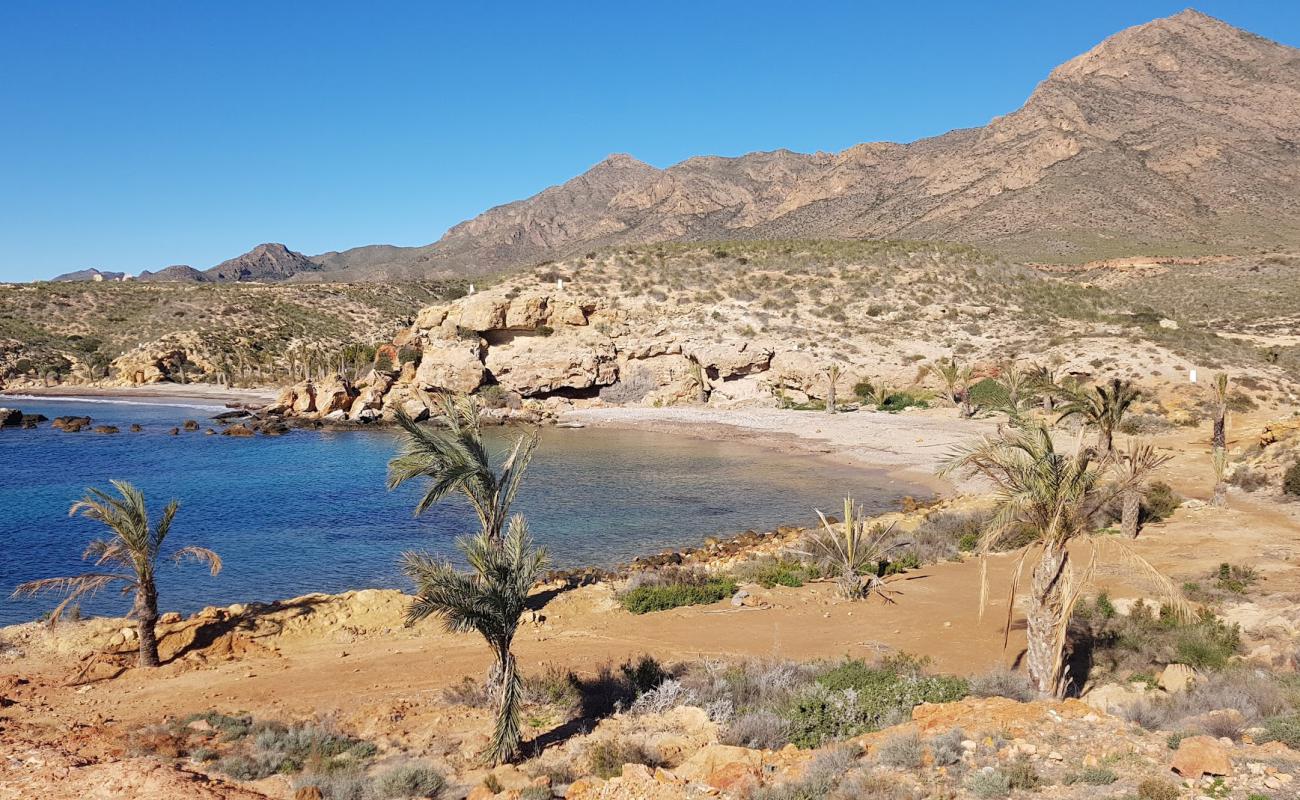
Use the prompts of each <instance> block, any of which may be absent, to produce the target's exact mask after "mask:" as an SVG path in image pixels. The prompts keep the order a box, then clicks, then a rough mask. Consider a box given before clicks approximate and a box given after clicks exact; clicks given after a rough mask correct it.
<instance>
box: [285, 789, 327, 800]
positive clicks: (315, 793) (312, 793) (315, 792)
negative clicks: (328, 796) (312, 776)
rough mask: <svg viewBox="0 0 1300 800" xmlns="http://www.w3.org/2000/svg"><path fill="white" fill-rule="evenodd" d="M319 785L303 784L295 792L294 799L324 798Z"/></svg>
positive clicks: (312, 799)
mask: <svg viewBox="0 0 1300 800" xmlns="http://www.w3.org/2000/svg"><path fill="white" fill-rule="evenodd" d="M324 797H325V795H323V794H321V791H320V787H319V786H303V787H301V788H300V789H298V790H297V791H296V792H294V793H293V800H324Z"/></svg>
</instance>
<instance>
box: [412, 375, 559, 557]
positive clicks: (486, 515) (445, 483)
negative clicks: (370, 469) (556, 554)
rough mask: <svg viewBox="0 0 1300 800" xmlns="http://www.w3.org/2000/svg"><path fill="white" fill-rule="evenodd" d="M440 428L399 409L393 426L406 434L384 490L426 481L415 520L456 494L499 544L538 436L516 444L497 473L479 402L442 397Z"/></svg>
mask: <svg viewBox="0 0 1300 800" xmlns="http://www.w3.org/2000/svg"><path fill="white" fill-rule="evenodd" d="M436 420H437V422H438V423H439V424H441V425H442V426H444V427H443V428H442V429H439V428H433V427H431V426H427V425H420V424H418V423H417V422H415V421H414V420H412V419H411V418H410V416H408V415H407V414H406V413H405V412H404V411H402V410H400V409H399V410H398V412H397V424H398V425H400V426H401V427H402V430H404V431H405V432H406V441H405V443H404V445H403V449H402V452H401V454H400V455H398V456H397V457H396V458H394V459H393V460H392V461H389V462H388V488H389V489H390V490H391V489H395V488H397V487H398V486H401V485H402V484H404V483H406V482H407V481H411V480H415V479H416V478H427V479H428V481H429V483H428V488H427V489H426V490H425V493H424V495H423V496H421V498H420V501H419V502H418V503H416V505H415V513H416V515H417V516H418V515H420V514H423V513H424V512H425V511H427V510H428V509H429V508H430V507H431V506H432V505H433V504H434V503H437V502H439V501H440V500H442V499H443V498H445V497H447V496H448V495H450V494H452V493H455V492H459V493H460V494H462V495H464V497H465V500H466V501H467V502H468V503H469V506H470V508H472V509H473V510H474V514H475V515H476V516H477V517H478V522H479V527H480V528H481V529H482V530H483V531H484V532H485V533H486V534H487V536H488V537H489V538H490V539H493V540H500V539H501V531H502V528H503V527H504V526H505V523H506V520H507V518H508V516H509V513H510V504H511V503H512V502H514V499H515V494H516V493H517V492H518V491H519V485H520V483H521V482H522V481H523V477H524V473H525V472H526V471H527V470H528V464H529V462H530V461H531V460H532V457H533V452H534V451H535V450H536V449H537V433H536V432H532V433H529V434H526V435H523V436H520V437H518V438H516V439H515V442H514V445H513V447H512V448H511V450H510V453H509V455H508V456H506V458H505V459H504V461H503V462H502V464H501V468H500V470H499V471H498V470H497V468H496V467H495V466H494V465H493V463H492V462H493V459H492V455H491V454H490V453H489V452H488V448H487V446H486V445H485V444H484V442H483V432H482V426H481V425H480V423H479V410H478V403H477V401H476V400H474V398H472V397H452V396H450V395H444V396H443V397H442V398H441V401H440V405H439V413H438V415H437V417H436Z"/></svg>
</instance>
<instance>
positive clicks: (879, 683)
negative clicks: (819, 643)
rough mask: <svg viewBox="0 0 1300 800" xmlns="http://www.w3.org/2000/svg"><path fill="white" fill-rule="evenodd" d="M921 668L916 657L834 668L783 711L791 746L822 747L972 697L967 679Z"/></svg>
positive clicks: (852, 662)
mask: <svg viewBox="0 0 1300 800" xmlns="http://www.w3.org/2000/svg"><path fill="white" fill-rule="evenodd" d="M921 666H922V664H921V662H919V661H917V660H916V659H914V658H908V657H897V658H893V659H886V660H885V661H883V662H881V663H880V664H877V665H869V664H867V663H866V662H865V661H861V660H858V659H849V660H847V661H844V662H842V663H840V664H838V665H836V666H835V667H832V668H831V669H830V670H828V671H826V672H825V673H823V674H822V675H820V676H819V677H818V678H817V680H816V682H815V683H814V684H813V685H811V686H808V687H805V688H804V689H803V690H802V691H800V692H799V693H798V694H796V695H795V696H794V697H793V698H792V700H791V701H790V703H789V704H788V705H787V706H786V708H785V709H784V710H783V712H782V716H784V717H785V718H786V719H788V720H789V721H790V741H791V742H793V743H794V744H796V745H798V746H800V747H819V746H821V745H822V744H823V743H825V742H828V741H835V740H839V739H846V738H849V737H851V736H857V735H860V734H863V733H867V732H870V731H873V730H878V729H880V728H882V727H885V726H887V725H890V724H893V723H895V722H898V721H901V720H903V719H905V718H906V717H907V716H908V715H909V714H910V713H911V710H912V709H913V708H915V707H916V706H918V705H920V704H921V703H950V702H954V701H956V700H960V699H961V698H963V697H965V696H966V695H967V694H968V693H969V687H968V685H967V683H966V681H965V680H963V679H961V678H956V677H952V676H948V675H926V674H925V673H923V672H922V671H921Z"/></svg>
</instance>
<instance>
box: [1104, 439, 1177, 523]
mask: <svg viewBox="0 0 1300 800" xmlns="http://www.w3.org/2000/svg"><path fill="white" fill-rule="evenodd" d="M1169 458H1170V457H1169V456H1167V455H1161V454H1158V453H1156V449H1155V447H1153V446H1152V445H1151V443H1150V442H1132V443H1130V444H1129V448H1128V450H1126V451H1124V452H1122V453H1120V455H1119V458H1118V459H1116V462H1115V469H1116V471H1117V472H1118V473H1119V475H1120V477H1121V478H1122V479H1123V480H1125V482H1127V483H1128V484H1129V488H1128V490H1126V491H1125V492H1124V493H1123V494H1122V495H1121V497H1120V502H1121V503H1122V506H1121V509H1122V510H1121V511H1120V530H1121V531H1123V533H1124V535H1125V536H1127V537H1129V538H1130V539H1136V538H1137V535H1138V527H1139V525H1140V522H1141V517H1142V498H1143V497H1144V496H1145V495H1146V479H1147V478H1148V477H1149V476H1150V475H1151V474H1152V473H1153V472H1155V471H1156V470H1158V469H1160V468H1161V467H1162V466H1164V465H1165V463H1167V462H1168V461H1169Z"/></svg>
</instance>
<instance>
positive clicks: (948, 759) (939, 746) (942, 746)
mask: <svg viewBox="0 0 1300 800" xmlns="http://www.w3.org/2000/svg"><path fill="white" fill-rule="evenodd" d="M965 738H966V732H965V731H963V730H962V729H961V728H953V729H952V730H949V731H948V732H946V733H941V734H939V735H938V736H936V737H934V738H933V739H931V740H930V757H931V758H932V759H933V760H934V765H935V766H936V767H950V766H952V765H953V764H957V763H960V762H961V757H962V755H963V754H964V753H965V752H966V751H965V750H963V749H962V746H961V743H962V741H963V740H965Z"/></svg>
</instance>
